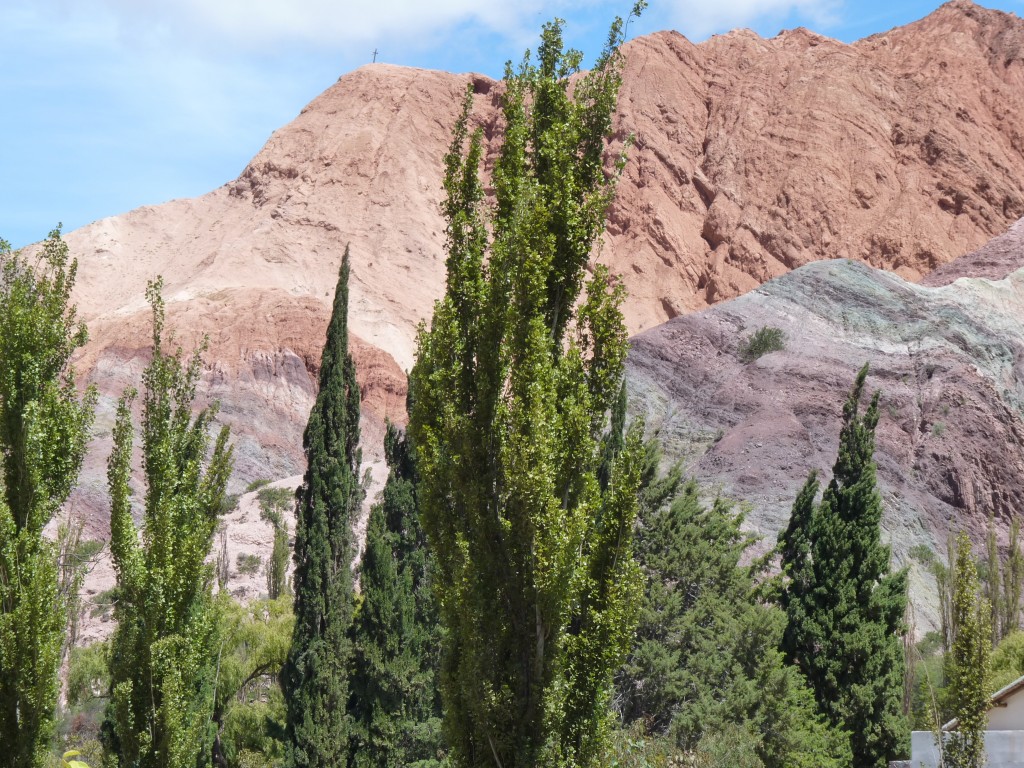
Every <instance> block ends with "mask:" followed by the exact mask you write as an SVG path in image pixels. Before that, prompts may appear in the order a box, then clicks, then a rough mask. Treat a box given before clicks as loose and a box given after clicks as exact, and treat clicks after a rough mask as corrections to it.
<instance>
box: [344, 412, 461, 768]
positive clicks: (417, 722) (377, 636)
mask: <svg viewBox="0 0 1024 768" xmlns="http://www.w3.org/2000/svg"><path fill="white" fill-rule="evenodd" d="M384 449H385V456H386V459H387V463H388V467H389V473H388V479H387V483H386V484H385V486H384V492H383V495H382V500H381V503H380V504H377V505H375V506H374V508H373V510H372V511H371V512H370V523H369V527H368V530H367V534H366V549H365V551H364V552H363V560H362V563H361V565H360V587H361V591H362V598H363V599H362V605H361V607H360V610H359V614H358V616H357V617H356V623H355V627H354V633H353V634H354V644H355V659H354V661H355V663H354V666H353V672H352V697H351V700H350V705H349V711H350V713H351V715H352V718H353V721H354V727H355V734H354V736H353V739H352V742H351V760H350V762H349V764H350V765H352V766H357V767H358V768H404V766H408V765H417V766H420V767H421V768H428V766H435V765H440V762H439V754H438V753H439V751H440V749H441V739H440V729H441V699H440V691H439V689H438V680H437V671H438V667H439V664H440V657H439V651H440V644H441V637H440V627H439V625H438V621H437V619H438V617H437V604H436V601H435V599H434V595H433V590H432V585H431V581H430V578H431V575H432V569H431V563H430V556H429V553H428V551H427V548H426V540H425V536H424V534H423V529H422V527H421V526H420V522H419V511H418V508H417V504H416V469H415V464H414V460H413V456H412V451H411V450H410V445H409V443H408V440H407V438H406V436H405V435H403V434H402V433H401V432H400V431H399V430H398V428H396V427H395V426H394V425H393V424H388V427H387V434H386V435H385V437H384Z"/></svg>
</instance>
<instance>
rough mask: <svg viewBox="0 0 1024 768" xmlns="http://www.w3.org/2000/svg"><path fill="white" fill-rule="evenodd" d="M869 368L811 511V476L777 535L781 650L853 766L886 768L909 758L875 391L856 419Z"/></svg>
mask: <svg viewBox="0 0 1024 768" xmlns="http://www.w3.org/2000/svg"><path fill="white" fill-rule="evenodd" d="M867 374H868V366H867V365H865V366H864V367H863V368H862V369H861V371H860V373H859V374H858V375H857V379H856V382H855V383H854V387H853V391H852V392H851V393H850V397H849V399H848V400H847V401H846V404H845V405H844V407H843V428H842V431H841V433H840V437H839V456H838V458H837V459H836V463H835V467H834V468H833V475H832V480H831V482H830V483H829V485H828V487H827V488H826V489H825V492H824V494H823V496H822V500H821V502H820V503H819V504H817V505H816V506H815V505H814V503H813V500H814V497H815V495H816V493H817V489H818V481H817V479H816V477H815V476H814V475H813V473H812V475H811V477H810V478H809V479H808V481H807V484H806V485H805V486H804V488H803V490H802V491H801V493H800V495H799V496H798V498H797V503H796V505H795V506H794V509H793V515H792V517H791V519H790V523H789V526H788V527H787V529H786V530H785V531H783V532H782V533H781V534H780V536H779V547H780V550H781V552H782V568H783V572H784V573H785V574H786V575H787V576H788V581H787V584H786V586H785V587H784V589H783V592H782V605H783V608H784V609H785V610H786V614H787V625H786V630H785V634H784V636H783V642H782V649H783V651H784V652H785V654H786V656H787V659H788V660H789V661H790V662H792V663H794V664H796V665H797V666H798V667H799V668H800V670H801V671H802V672H803V673H804V675H805V676H806V678H807V681H808V682H809V683H810V685H811V688H812V689H813V691H814V695H815V698H816V700H817V702H818V707H819V709H820V710H821V711H822V712H824V713H825V714H826V715H827V716H828V717H829V719H830V720H831V722H832V723H833V725H835V726H836V727H838V728H841V729H843V730H845V731H847V732H848V733H849V734H850V747H851V751H852V752H853V756H854V763H853V764H854V766H857V767H858V768H859V767H863V768H875V767H876V766H877V767H878V768H884V766H886V765H888V761H889V760H890V759H892V758H894V757H896V756H898V755H899V754H901V753H903V752H905V751H906V750H907V746H908V745H907V742H908V740H909V739H908V735H909V734H908V732H907V731H908V724H907V722H906V718H905V717H904V716H903V713H902V691H903V670H904V664H905V660H904V657H903V646H902V643H901V639H900V636H901V635H902V634H903V632H904V631H905V627H904V625H903V616H904V611H905V608H906V602H907V574H906V571H905V570H904V571H899V572H897V573H890V565H889V560H890V552H889V547H887V546H885V545H883V544H882V542H881V519H882V497H881V494H880V493H879V491H878V485H877V482H876V477H875V462H874V451H875V427H876V425H877V424H878V398H879V395H878V393H877V392H876V393H875V395H874V397H873V398H872V400H871V403H870V405H869V406H868V408H867V410H866V411H865V412H864V413H863V414H861V413H860V404H861V396H862V394H863V390H864V381H865V379H866V378H867Z"/></svg>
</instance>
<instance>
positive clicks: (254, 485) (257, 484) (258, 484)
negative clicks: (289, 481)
mask: <svg viewBox="0 0 1024 768" xmlns="http://www.w3.org/2000/svg"><path fill="white" fill-rule="evenodd" d="M265 485H270V478H269V477H261V478H259V479H257V480H253V481H252V482H251V483H249V484H248V485H247V486H245V492H246V493H252V492H253V491H258V490H259V489H260V488H262V487H263V486H265Z"/></svg>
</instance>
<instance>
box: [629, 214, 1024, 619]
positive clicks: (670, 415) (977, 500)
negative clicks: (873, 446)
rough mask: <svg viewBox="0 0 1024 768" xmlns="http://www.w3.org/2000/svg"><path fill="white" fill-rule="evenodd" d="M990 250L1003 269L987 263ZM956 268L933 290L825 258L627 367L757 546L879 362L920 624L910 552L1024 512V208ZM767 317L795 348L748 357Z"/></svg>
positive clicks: (921, 589) (918, 567) (635, 353)
mask: <svg viewBox="0 0 1024 768" xmlns="http://www.w3.org/2000/svg"><path fill="white" fill-rule="evenodd" d="M994 252H998V253H999V254H1000V259H1001V264H1002V268H1001V269H999V270H998V272H1002V273H1003V276H1002V277H999V278H993V277H992V276H991V275H989V274H983V273H986V272H989V271H990V267H991V265H992V263H993V258H992V254H993V253H994ZM948 267H949V268H955V269H956V271H957V279H955V280H951V281H948V282H947V281H944V280H943V281H940V280H935V281H934V282H935V283H936V284H935V285H928V286H924V285H915V284H914V283H910V282H907V281H906V280H904V279H903V278H901V277H899V276H898V275H895V274H892V273H891V272H886V271H884V270H879V269H874V268H872V267H870V266H868V265H866V264H862V263H858V262H854V261H849V260H837V261H827V262H826V261H821V262H814V263H812V264H808V265H806V266H804V267H801V268H799V269H797V270H795V271H793V272H791V273H789V274H787V275H784V276H783V277H780V278H777V279H776V280H772V281H770V282H768V283H765V284H764V285H762V286H760V287H759V288H757V289H755V290H753V291H751V292H749V293H747V294H745V295H744V296H741V297H739V298H737V299H734V300H732V301H729V302H725V303H722V304H719V305H717V306H715V307H711V308H709V309H706V310H703V311H701V312H696V313H693V314H690V315H687V316H685V317H679V318H676V319H675V320H672V321H670V322H668V323H666V324H664V325H662V326H659V327H657V328H654V329H652V330H649V331H647V332H645V333H642V334H640V335H639V336H637V337H635V338H634V339H633V340H632V347H631V350H630V356H629V362H628V366H629V372H628V382H629V392H630V403H631V405H632V407H633V409H634V411H635V412H636V413H638V414H641V415H643V416H644V418H645V420H646V423H647V427H648V430H649V432H652V433H653V432H656V433H657V434H658V436H659V437H660V439H661V441H662V444H663V445H664V446H665V449H666V453H667V455H668V457H669V458H672V459H679V460H682V461H683V463H684V465H685V466H686V468H687V470H688V471H689V472H691V473H692V474H694V475H695V476H696V477H698V478H699V479H700V480H701V481H702V483H703V484H704V485H705V487H706V488H707V489H710V490H711V491H717V492H719V493H721V494H723V495H724V496H727V497H729V498H733V499H737V500H742V502H744V503H745V504H748V505H749V510H750V511H749V515H748V518H747V520H748V523H749V525H750V526H751V528H753V529H754V530H756V531H758V532H760V533H762V534H763V535H764V538H763V539H762V543H761V549H762V551H763V550H764V549H766V548H767V547H769V546H771V545H773V544H774V542H775V534H776V532H777V531H779V530H780V529H782V528H783V527H785V524H786V521H787V520H788V517H789V512H790V509H791V507H792V504H793V499H794V498H795V497H796V494H797V491H798V490H799V488H800V486H801V485H802V483H803V481H804V480H805V479H806V477H807V474H808V472H809V471H810V470H812V469H815V470H817V471H818V472H819V473H820V475H821V476H822V478H823V480H824V481H826V482H827V480H828V479H829V477H830V476H831V470H832V465H833V463H834V461H835V457H836V452H837V450H838V445H839V429H840V426H841V423H842V407H843V403H844V401H845V399H846V396H847V393H848V392H849V389H850V387H851V386H852V383H853V380H854V377H855V376H856V372H857V370H858V368H860V366H862V365H863V364H864V363H865V362H868V363H870V365H871V371H870V375H869V377H868V386H869V389H870V390H871V391H874V390H881V401H880V406H881V419H880V422H879V426H878V430H877V433H876V435H877V450H876V460H877V463H878V478H879V484H880V487H881V489H882V492H883V496H884V499H885V516H884V519H883V523H882V525H883V528H884V530H885V531H886V532H887V534H888V535H889V537H890V540H891V542H892V546H893V551H894V554H895V558H896V562H897V563H903V564H910V565H912V566H913V568H912V582H911V584H912V586H911V590H912V593H913V594H914V595H915V597H916V598H917V600H916V602H917V604H918V607H919V609H921V613H920V615H919V617H918V618H919V619H920V620H923V621H929V620H931V619H933V618H934V615H935V614H934V610H935V606H934V605H933V604H931V603H930V599H932V598H934V594H935V592H934V589H933V587H932V586H931V584H930V580H931V576H930V574H929V573H928V572H927V569H925V568H923V567H922V566H923V563H919V562H913V561H912V559H911V557H910V552H911V549H912V548H913V547H914V546H915V545H921V544H923V545H926V546H927V547H928V548H930V549H932V550H934V551H937V552H940V553H942V552H945V551H946V536H947V533H948V532H949V531H950V530H953V531H955V530H958V529H960V528H965V529H967V530H968V531H970V532H971V533H972V534H973V535H974V536H975V538H976V539H979V538H981V537H983V535H984V530H985V525H986V523H987V519H988V516H989V514H994V516H995V518H996V521H997V524H998V526H999V528H1000V529H1002V530H1003V531H1005V529H1006V528H1007V527H1008V526H1009V520H1010V516H1011V515H1015V514H1020V510H1021V509H1024V219H1022V220H1021V221H1020V222H1018V223H1017V224H1016V225H1015V226H1014V227H1013V228H1012V229H1011V231H1010V232H1009V233H1007V234H1006V235H1005V236H1003V237H1001V238H998V239H997V240H995V241H993V243H992V244H990V245H988V246H986V247H984V248H982V249H980V250H979V251H977V252H975V253H972V254H968V255H967V256H964V257H962V258H961V259H958V260H956V261H954V262H952V263H951V264H950V265H948ZM950 271H952V269H950ZM975 275H979V276H975ZM764 327H768V328H779V329H781V330H782V332H783V333H784V334H785V343H784V349H782V350H780V351H775V352H770V353H768V354H765V355H763V356H762V357H760V358H758V359H756V360H754V361H752V362H744V360H743V359H742V356H741V354H740V349H741V346H742V344H743V342H744V341H745V340H746V339H747V338H749V336H750V334H751V333H753V332H755V331H756V330H757V329H760V328H764Z"/></svg>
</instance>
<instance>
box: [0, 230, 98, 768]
mask: <svg viewBox="0 0 1024 768" xmlns="http://www.w3.org/2000/svg"><path fill="white" fill-rule="evenodd" d="M77 267H78V264H77V261H75V260H72V259H70V258H69V255H68V248H67V245H66V244H65V243H64V241H63V240H62V239H61V236H60V230H59V229H57V230H54V231H53V232H51V233H50V236H49V238H48V239H47V240H46V242H45V243H44V244H43V248H42V252H41V253H40V254H39V256H38V258H37V259H30V258H29V257H27V256H24V255H22V254H21V253H12V252H11V250H10V247H9V246H8V245H7V243H5V242H4V241H2V240H0V456H2V465H3V475H2V478H0V480H2V483H0V744H2V745H3V747H2V748H0V766H11V768H15V767H17V768H28V767H29V766H38V765H41V764H42V763H43V761H44V760H45V756H46V750H47V748H48V746H49V740H50V738H51V736H52V735H53V724H54V714H55V712H56V708H57V670H58V667H59V666H60V659H61V651H62V649H63V644H64V637H65V632H66V628H67V624H68V609H69V602H70V600H71V598H72V595H70V594H69V593H68V590H62V589H61V585H60V576H61V573H60V571H61V569H60V568H59V566H58V546H57V545H56V544H55V543H54V542H53V541H51V540H48V539H46V538H44V536H43V529H44V528H45V527H46V525H47V523H49V522H50V520H51V519H52V518H53V517H54V515H55V514H56V512H57V510H58V509H59V508H60V506H61V504H63V503H64V500H65V499H66V498H67V497H68V494H69V493H70V492H71V488H72V486H73V485H74V483H75V480H76V479H77V477H78V471H79V469H80V467H81V465H82V459H83V457H84V455H85V446H86V441H87V440H88V437H89V428H90V426H91V424H92V419H93V408H94V405H95V402H96V392H95V390H94V389H93V388H91V387H90V388H89V389H88V390H87V391H86V392H85V394H84V395H79V394H78V393H77V392H76V390H75V384H74V372H73V371H72V369H71V366H70V362H69V361H70V359H71V356H72V354H73V353H74V352H75V350H76V349H78V348H79V347H81V346H82V345H83V344H84V343H85V341H86V338H87V336H86V331H85V327H84V326H81V325H79V324H78V322H77V319H76V317H75V308H74V306H72V305H70V303H69V302H70V296H71V290H72V288H73V287H74V284H75V274H76V271H77Z"/></svg>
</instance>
